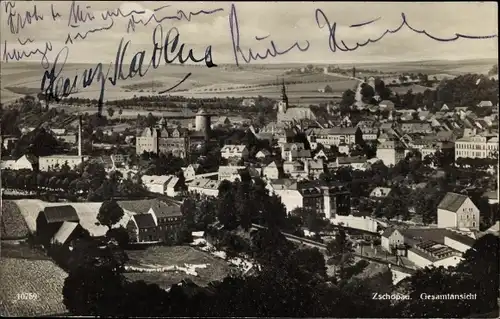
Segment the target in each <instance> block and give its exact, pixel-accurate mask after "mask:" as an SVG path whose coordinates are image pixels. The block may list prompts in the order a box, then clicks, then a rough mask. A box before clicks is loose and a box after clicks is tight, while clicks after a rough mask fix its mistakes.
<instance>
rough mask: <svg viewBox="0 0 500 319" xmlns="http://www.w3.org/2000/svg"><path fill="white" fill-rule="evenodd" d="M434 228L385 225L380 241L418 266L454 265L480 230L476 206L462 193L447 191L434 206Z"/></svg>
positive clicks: (389, 250) (469, 246) (383, 246)
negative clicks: (435, 224) (436, 222)
mask: <svg viewBox="0 0 500 319" xmlns="http://www.w3.org/2000/svg"><path fill="white" fill-rule="evenodd" d="M437 215H438V225H437V226H438V227H437V228H393V227H389V228H387V229H386V230H385V231H384V233H383V234H382V238H381V245H382V248H384V249H385V250H386V251H388V252H391V253H395V254H398V255H400V256H404V257H406V258H407V259H408V260H409V261H410V262H412V263H413V264H415V265H416V266H417V267H420V268H423V267H427V266H436V267H439V266H445V267H448V266H455V265H457V264H458V263H459V262H460V261H461V260H462V255H463V253H465V252H466V251H467V250H468V249H470V248H471V247H472V246H473V244H474V241H475V239H476V237H477V235H476V233H477V231H478V230H479V226H478V225H479V210H478V208H477V207H476V206H475V205H474V203H473V202H472V201H471V199H470V198H469V197H467V196H465V195H462V194H456V193H447V194H446V196H445V197H444V198H443V200H442V201H441V202H440V203H439V205H438V207H437Z"/></svg>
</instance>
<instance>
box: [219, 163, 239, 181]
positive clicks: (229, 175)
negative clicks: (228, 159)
mask: <svg viewBox="0 0 500 319" xmlns="http://www.w3.org/2000/svg"><path fill="white" fill-rule="evenodd" d="M245 168H246V167H245V166H219V172H218V179H219V181H223V180H228V181H230V182H234V181H235V180H236V179H241V176H240V171H241V170H244V169H245Z"/></svg>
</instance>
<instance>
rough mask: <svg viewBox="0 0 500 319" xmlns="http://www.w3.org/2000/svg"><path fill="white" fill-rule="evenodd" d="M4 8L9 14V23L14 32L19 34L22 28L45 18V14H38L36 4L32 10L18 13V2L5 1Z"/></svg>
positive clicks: (11, 30)
mask: <svg viewBox="0 0 500 319" xmlns="http://www.w3.org/2000/svg"><path fill="white" fill-rule="evenodd" d="M4 10H5V13H7V14H8V16H7V25H8V26H9V28H10V32H11V33H12V34H18V33H19V31H20V30H22V29H24V28H25V27H26V25H29V24H32V23H34V22H36V21H40V20H43V15H41V14H38V12H37V7H36V5H34V6H33V9H32V11H25V12H24V13H17V11H16V3H15V2H12V1H6V2H4Z"/></svg>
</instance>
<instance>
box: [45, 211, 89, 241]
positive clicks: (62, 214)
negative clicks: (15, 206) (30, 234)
mask: <svg viewBox="0 0 500 319" xmlns="http://www.w3.org/2000/svg"><path fill="white" fill-rule="evenodd" d="M64 222H73V223H79V222H80V218H79V217H78V214H77V213H76V210H75V208H74V207H73V206H71V205H61V206H48V207H45V208H44V209H43V210H42V211H41V212H39V213H38V216H37V218H36V235H37V237H38V239H39V240H40V242H41V243H44V244H49V243H50V242H51V239H52V238H53V237H54V235H55V234H56V233H57V232H58V231H59V229H60V228H61V226H62V225H63V223H64Z"/></svg>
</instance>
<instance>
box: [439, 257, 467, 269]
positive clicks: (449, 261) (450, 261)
mask: <svg viewBox="0 0 500 319" xmlns="http://www.w3.org/2000/svg"><path fill="white" fill-rule="evenodd" d="M462 260H463V258H461V257H458V256H450V257H448V258H445V259H442V260H438V261H436V262H434V263H433V264H432V265H433V266H434V267H441V266H443V267H444V268H448V267H455V266H456V265H458V264H459V263H460V262H461V261H462Z"/></svg>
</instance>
